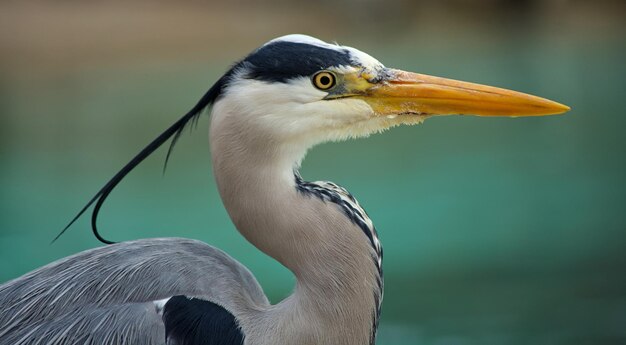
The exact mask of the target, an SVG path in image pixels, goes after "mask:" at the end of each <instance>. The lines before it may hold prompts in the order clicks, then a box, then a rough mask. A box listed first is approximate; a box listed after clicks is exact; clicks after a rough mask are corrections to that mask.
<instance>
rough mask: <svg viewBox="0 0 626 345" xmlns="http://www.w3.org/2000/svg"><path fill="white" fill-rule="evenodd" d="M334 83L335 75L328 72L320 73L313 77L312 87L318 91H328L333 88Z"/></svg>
mask: <svg viewBox="0 0 626 345" xmlns="http://www.w3.org/2000/svg"><path fill="white" fill-rule="evenodd" d="M336 82H337V80H336V78H335V75H334V74H332V73H330V72H326V71H322V72H318V73H316V74H315V75H314V76H313V85H314V86H315V87H316V88H318V89H320V90H328V89H330V88H332V87H333V86H335V83H336Z"/></svg>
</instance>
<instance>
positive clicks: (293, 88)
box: [213, 35, 569, 146]
mask: <svg viewBox="0 0 626 345" xmlns="http://www.w3.org/2000/svg"><path fill="white" fill-rule="evenodd" d="M223 79H224V80H223V83H222V84H223V86H222V89H221V90H220V96H218V98H217V100H216V102H215V104H214V107H213V116H214V117H217V118H218V119H215V118H214V120H213V121H214V122H216V121H217V122H219V121H221V120H222V119H220V118H221V117H230V120H234V121H237V122H238V125H237V126H238V127H239V128H251V129H254V132H255V133H256V134H258V135H261V136H263V137H265V138H271V139H273V140H277V141H281V142H287V143H290V142H292V141H294V140H297V141H299V142H307V145H306V146H312V145H314V144H317V143H319V142H324V141H329V140H342V139H346V138H351V137H359V136H366V135H369V134H371V133H374V132H379V131H382V130H385V129H387V128H390V127H393V126H397V125H401V124H416V123H420V122H422V121H423V120H424V119H426V118H427V117H430V116H434V115H451V114H468V115H470V114H471V115H481V116H536V115H549V114H558V113H562V112H565V111H567V110H569V108H568V107H567V106H564V105H562V104H559V103H556V102H553V101H550V100H547V99H543V98H540V97H536V96H531V95H528V94H524V93H520V92H515V91H510V90H505V89H501V88H496V87H491V86H485V85H479V84H473V83H467V82H461V81H456V80H451V79H445V78H438V77H433V76H428V75H424V74H417V73H412V72H405V71H402V70H398V69H393V68H387V67H385V66H384V65H383V64H382V63H380V62H379V61H378V60H376V59H375V58H373V57H371V56H369V55H368V54H366V53H363V52H361V51H359V50H357V49H355V48H351V47H346V46H340V45H337V44H329V43H326V42H323V41H321V40H318V39H316V38H313V37H310V36H305V35H288V36H283V37H279V38H276V39H274V40H271V41H269V42H268V43H266V44H265V45H263V46H261V47H260V48H258V49H256V50H255V51H253V52H252V53H251V54H250V55H248V56H247V57H246V58H244V59H243V60H241V61H240V62H239V63H237V64H236V65H235V66H234V67H233V68H232V69H231V70H230V71H229V72H228V73H227V74H226V75H225V76H224V77H223ZM241 122H245V126H244V125H242V124H241Z"/></svg>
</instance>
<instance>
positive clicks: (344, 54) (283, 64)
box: [242, 41, 354, 83]
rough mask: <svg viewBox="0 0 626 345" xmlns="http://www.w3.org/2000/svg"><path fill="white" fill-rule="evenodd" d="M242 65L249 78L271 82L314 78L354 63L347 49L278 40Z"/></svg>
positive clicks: (245, 60) (253, 54)
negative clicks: (315, 74) (304, 77)
mask: <svg viewBox="0 0 626 345" xmlns="http://www.w3.org/2000/svg"><path fill="white" fill-rule="evenodd" d="M242 64H243V65H244V66H245V67H246V68H247V70H248V73H247V74H246V75H245V76H246V77H247V78H251V79H258V80H263V81H268V82H283V83H284V82H286V81H287V80H290V79H294V78H298V77H303V76H307V77H308V76H311V75H313V74H314V73H315V72H317V71H320V70H323V69H327V68H329V67H334V66H350V65H353V64H354V62H353V61H352V60H351V56H350V53H349V52H348V51H347V50H345V49H338V50H335V49H329V48H324V47H320V46H316V45H312V44H307V43H295V42H288V41H277V42H272V43H269V44H266V45H264V46H262V47H261V48H259V49H257V50H256V51H254V52H252V54H250V55H248V56H247V57H246V58H245V59H244V60H243V61H242Z"/></svg>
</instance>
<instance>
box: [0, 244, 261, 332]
mask: <svg viewBox="0 0 626 345" xmlns="http://www.w3.org/2000/svg"><path fill="white" fill-rule="evenodd" d="M179 295H183V296H188V297H198V298H201V299H203V300H207V301H211V302H215V303H217V304H219V305H220V306H222V307H223V308H225V309H226V310H228V311H229V312H230V313H232V314H233V315H234V316H235V318H238V316H240V315H243V314H245V313H246V312H250V311H251V310H259V309H262V308H265V307H267V306H268V305H269V302H268V300H267V298H266V297H265V295H264V294H263V291H262V289H261V287H260V286H259V284H258V283H257V281H256V279H255V278H254V276H252V274H251V273H250V272H249V271H248V270H247V269H246V268H245V267H244V266H243V265H241V264H239V263H238V262H237V261H236V260H234V259H232V258H231V257H230V256H228V255H227V254H225V253H224V252H222V251H220V250H218V249H216V248H214V247H211V246H209V245H207V244H204V243H202V242H200V241H195V240H188V239H180V238H162V239H148V240H138V241H130V242H122V243H118V244H114V245H108V246H105V247H101V248H96V249H92V250H87V251H84V252H81V253H78V254H76V255H73V256H70V257H67V258H64V259H61V260H58V261H56V262H53V263H51V264H49V265H46V266H44V267H42V268H40V269H37V270H35V271H33V272H30V273H28V274H26V275H24V276H22V277H20V278H17V279H15V280H12V281H9V282H7V283H5V284H3V285H0V344H68V343H81V344H85V343H87V344H89V343H92V342H93V343H107V344H163V343H165V327H164V324H163V320H162V317H161V315H160V312H161V311H160V310H159V309H160V308H162V306H163V305H162V304H161V305H160V304H159V303H155V301H159V300H163V299H167V298H170V297H172V296H179Z"/></svg>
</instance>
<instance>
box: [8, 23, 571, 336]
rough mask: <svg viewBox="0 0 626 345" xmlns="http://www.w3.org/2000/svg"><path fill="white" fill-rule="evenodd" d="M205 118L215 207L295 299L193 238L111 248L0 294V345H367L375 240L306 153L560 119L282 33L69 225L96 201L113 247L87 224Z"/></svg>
mask: <svg viewBox="0 0 626 345" xmlns="http://www.w3.org/2000/svg"><path fill="white" fill-rule="evenodd" d="M206 108H210V114H211V123H210V132H209V138H210V152H211V158H212V163H213V164H212V167H213V173H214V176H215V179H216V182H217V186H218V190H219V193H220V196H221V198H222V201H223V203H224V206H225V208H226V210H227V211H228V214H229V216H230V218H231V219H232V221H233V223H234V225H235V226H236V228H237V229H238V231H239V232H240V233H241V234H242V235H243V236H244V237H245V238H246V239H247V240H248V241H249V242H251V243H252V244H253V245H254V246H256V247H257V248H258V249H259V250H261V251H262V252H264V253H266V254H267V255H269V256H271V257H273V258H274V259H276V260H277V261H278V262H280V263H281V264H282V265H284V266H285V267H287V268H288V269H289V270H290V271H291V272H293V274H294V275H295V277H296V286H295V289H294V291H293V293H292V294H291V295H290V296H289V297H287V298H285V299H284V300H283V301H281V302H279V303H277V304H274V305H272V304H270V303H269V301H268V299H267V298H266V296H265V295H264V293H263V290H262V288H261V287H260V285H259V284H258V283H257V281H256V279H255V278H254V276H253V275H252V274H251V273H250V271H249V270H248V269H246V268H245V267H244V266H243V265H241V264H240V263H239V262H237V261H236V260H235V259H233V258H231V257H230V256H228V255H227V254H226V253H224V252H222V251H220V250H219V249H217V248H214V247H212V246H210V245H207V244H205V243H202V242H200V241H196V240H190V239H183V238H154V239H143V240H135V241H128V242H121V243H114V244H110V245H107V246H103V247H100V248H95V249H91V250H86V251H83V252H80V253H78V254H75V255H73V256H70V257H67V258H63V259H61V260H58V261H55V262H52V263H50V264H48V265H46V266H44V267H41V268H39V269H36V270H34V271H32V272H30V273H27V274H25V275H24V276H22V277H19V278H16V279H14V280H11V281H9V282H6V283H4V284H3V285H1V286H0V344H11V345H16V344H223V345H226V344H247V345H279V344H319V345H324V344H327V345H331V344H332V345H357V344H358V345H363V344H374V342H375V338H376V330H377V327H378V321H379V315H380V309H381V301H382V298H383V269H382V256H383V251H382V247H381V244H380V241H379V240H378V237H377V234H376V230H375V228H374V225H373V224H372V221H371V220H370V218H369V217H368V215H367V213H366V212H365V211H364V210H363V208H362V207H361V206H360V205H359V203H358V202H357V201H356V199H355V198H354V197H353V196H352V195H351V194H350V193H348V191H347V190H346V189H344V188H342V187H340V186H338V185H336V184H334V183H331V182H306V181H304V180H303V179H302V178H301V177H300V174H299V172H298V170H299V166H300V163H301V161H302V160H303V158H304V156H305V154H306V152H307V150H308V149H310V148H311V147H313V146H315V145H316V144H319V143H322V142H326V141H338V140H345V139H348V138H353V137H362V136H367V135H369V134H372V133H375V132H379V131H382V130H385V129H388V128H391V127H394V126H398V125H402V124H407V125H413V124H418V123H420V122H422V121H423V120H424V119H426V118H428V117H430V116H434V115H448V114H474V115H482V116H497V115H501V116H530V115H548V114H558V113H563V112H565V111H567V110H569V108H568V107H567V106H564V105H561V104H559V103H556V102H553V101H549V100H546V99H543V98H539V97H536V96H531V95H527V94H523V93H519V92H515V91H509V90H505V89H500V88H495V87H491V86H484V85H478V84H472V83H466V82H461V81H455V80H449V79H444V78H438V77H432V76H427V75H422V74H417V73H411V72H405V71H401V70H397V69H391V68H387V67H385V66H384V65H383V64H381V63H380V62H379V61H377V60H376V59H374V58H372V57H371V56H369V55H367V54H365V53H363V52H361V51H359V50H357V49H354V48H351V47H347V46H341V45H337V44H329V43H325V42H323V41H321V40H318V39H315V38H312V37H309V36H304V35H288V36H283V37H280V38H277V39H274V40H271V41H269V42H268V43H266V44H264V45H262V46H261V47H259V48H258V49H256V50H254V51H253V52H252V53H250V54H249V55H248V56H247V57H245V58H244V59H242V60H240V61H239V62H237V63H236V64H234V65H233V66H232V68H230V69H229V70H228V71H227V72H226V74H225V75H224V76H223V77H221V78H220V79H219V80H218V81H217V82H216V83H215V84H214V85H213V86H212V87H211V88H210V90H209V91H208V92H207V93H206V94H205V95H204V96H203V97H202V98H201V100H200V101H199V103H198V104H197V105H196V106H195V107H193V108H192V109H191V111H190V112H189V113H187V114H186V115H185V116H183V117H182V118H181V119H180V120H178V121H177V122H176V123H175V124H174V125H172V126H171V127H170V128H168V129H167V130H166V131H165V132H164V133H163V134H162V135H160V136H159V137H158V138H157V139H155V140H154V141H153V142H152V143H150V144H149V145H148V146H147V147H146V148H145V149H144V150H142V151H141V152H140V153H139V154H138V155H137V156H136V157H135V158H134V159H133V160H131V162H130V163H128V164H127V165H126V166H125V167H124V168H123V169H122V170H121V171H120V172H119V173H118V174H117V175H115V176H114V177H113V179H111V180H110V181H109V182H108V183H107V184H106V185H105V186H104V187H103V188H102V189H101V190H100V191H99V192H98V193H97V194H96V196H95V197H94V198H93V199H92V200H91V201H90V202H89V203H88V204H87V205H86V206H85V208H83V209H82V210H81V212H80V213H79V214H78V215H77V217H78V216H80V215H81V214H82V213H83V212H85V210H86V209H87V207H89V206H91V205H92V204H95V207H94V213H93V215H92V226H93V229H94V232H95V234H96V236H98V238H99V239H101V240H103V241H105V242H108V241H106V240H104V239H103V238H102V237H101V236H100V235H99V233H98V231H97V228H96V220H97V214H98V210H99V209H100V206H101V205H102V203H103V202H104V200H105V199H106V197H107V196H108V195H109V193H110V192H111V190H112V189H113V188H114V187H115V186H116V185H117V184H118V183H119V182H120V180H121V179H122V178H123V177H124V176H125V175H126V174H127V173H128V172H129V171H130V170H132V169H133V168H134V167H135V166H136V165H137V164H139V163H140V162H141V161H142V160H143V159H144V158H145V157H147V156H148V155H149V154H150V153H152V152H153V151H154V150H155V149H156V148H158V147H159V146H160V145H161V144H163V143H164V142H165V141H167V140H168V139H172V143H174V142H175V140H176V139H177V138H178V136H179V135H180V133H181V131H182V129H183V128H184V127H185V125H187V124H189V123H190V122H192V121H194V120H195V119H197V117H198V116H199V115H200V113H201V112H202V110H203V109H206ZM170 150H171V146H170ZM169 152H170V151H168V156H169ZM75 219H76V218H74V220H75ZM70 224H71V223H70ZM66 229H67V228H66Z"/></svg>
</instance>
